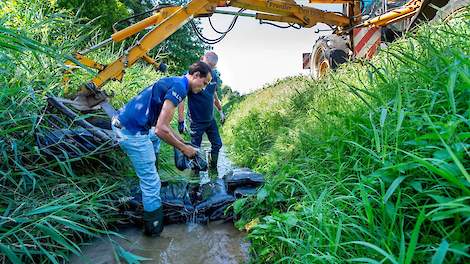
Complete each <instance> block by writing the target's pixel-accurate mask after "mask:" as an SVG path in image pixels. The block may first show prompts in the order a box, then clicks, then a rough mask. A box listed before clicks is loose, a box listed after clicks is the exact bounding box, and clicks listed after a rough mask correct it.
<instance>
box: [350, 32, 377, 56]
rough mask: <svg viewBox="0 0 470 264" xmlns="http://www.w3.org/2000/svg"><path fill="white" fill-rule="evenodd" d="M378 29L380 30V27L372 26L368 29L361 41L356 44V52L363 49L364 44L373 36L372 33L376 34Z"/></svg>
mask: <svg viewBox="0 0 470 264" xmlns="http://www.w3.org/2000/svg"><path fill="white" fill-rule="evenodd" d="M377 30H379V28H371V29H369V31H367V33H366V34H365V35H364V37H363V38H362V39H361V41H359V43H357V45H355V46H354V52H355V53H356V54H358V53H359V52H360V51H361V50H362V48H363V47H364V45H366V43H367V41H369V39H370V38H371V37H372V35H374V33H375V32H377Z"/></svg>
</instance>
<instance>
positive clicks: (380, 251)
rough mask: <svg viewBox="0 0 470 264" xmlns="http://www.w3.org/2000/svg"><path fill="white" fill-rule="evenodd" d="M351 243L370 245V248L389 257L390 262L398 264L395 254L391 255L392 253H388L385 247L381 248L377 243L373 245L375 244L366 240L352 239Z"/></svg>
mask: <svg viewBox="0 0 470 264" xmlns="http://www.w3.org/2000/svg"><path fill="white" fill-rule="evenodd" d="M350 243H352V244H358V245H362V246H365V247H368V248H370V249H372V250H374V251H376V252H377V253H379V254H381V255H382V256H384V257H385V258H387V259H388V260H390V262H392V263H393V264H398V262H397V261H396V259H395V258H394V257H393V256H391V255H390V254H388V253H387V252H385V251H384V250H383V249H381V248H379V247H378V246H376V245H373V244H371V243H369V242H365V241H352V242H350Z"/></svg>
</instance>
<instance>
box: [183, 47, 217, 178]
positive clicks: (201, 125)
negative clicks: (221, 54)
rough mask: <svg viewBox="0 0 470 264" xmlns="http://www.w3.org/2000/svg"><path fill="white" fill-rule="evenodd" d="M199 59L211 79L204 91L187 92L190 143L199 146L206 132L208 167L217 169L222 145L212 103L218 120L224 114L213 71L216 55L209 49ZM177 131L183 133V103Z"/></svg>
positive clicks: (215, 75)
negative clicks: (217, 113) (208, 151)
mask: <svg viewBox="0 0 470 264" xmlns="http://www.w3.org/2000/svg"><path fill="white" fill-rule="evenodd" d="M201 61H203V62H205V63H207V64H208V65H209V66H210V67H211V69H212V71H211V73H212V74H211V75H212V81H211V82H210V83H209V85H207V87H206V88H205V89H204V91H202V92H200V93H193V92H189V93H188V108H189V112H188V116H189V120H190V130H191V132H190V134H191V143H192V144H194V145H195V146H198V147H200V146H201V141H202V135H203V134H204V133H206V134H207V137H208V138H209V141H210V143H211V155H210V162H209V167H210V168H211V169H217V161H218V157H219V150H220V148H221V147H222V140H221V138H220V134H219V129H218V127H217V123H216V121H215V119H214V105H215V107H216V108H217V110H218V111H219V113H220V119H221V120H220V121H221V123H222V124H223V123H224V122H225V115H224V113H223V111H222V104H221V103H220V100H219V98H218V96H217V85H218V81H219V80H218V76H217V74H216V73H215V72H214V69H215V67H216V65H217V61H218V57H217V54H215V52H213V51H209V52H207V53H206V54H204V56H203V57H202V59H201ZM178 121H179V122H178V131H179V132H180V133H184V130H185V124H184V103H183V104H180V105H179V107H178Z"/></svg>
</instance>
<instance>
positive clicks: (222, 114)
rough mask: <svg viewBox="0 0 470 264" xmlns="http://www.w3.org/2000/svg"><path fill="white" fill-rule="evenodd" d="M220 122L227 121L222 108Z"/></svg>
mask: <svg viewBox="0 0 470 264" xmlns="http://www.w3.org/2000/svg"><path fill="white" fill-rule="evenodd" d="M219 113H220V123H221V124H222V125H223V124H224V123H225V114H224V112H223V111H222V110H220V112H219Z"/></svg>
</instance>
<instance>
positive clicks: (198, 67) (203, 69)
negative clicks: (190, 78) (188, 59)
mask: <svg viewBox="0 0 470 264" xmlns="http://www.w3.org/2000/svg"><path fill="white" fill-rule="evenodd" d="M195 72H199V74H200V75H201V77H206V76H207V74H208V73H209V72H211V67H210V66H209V65H208V64H207V63H205V62H202V61H198V62H195V63H193V65H191V66H189V71H188V73H189V74H191V75H193V73H195Z"/></svg>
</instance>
